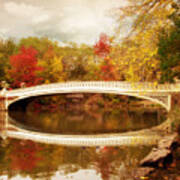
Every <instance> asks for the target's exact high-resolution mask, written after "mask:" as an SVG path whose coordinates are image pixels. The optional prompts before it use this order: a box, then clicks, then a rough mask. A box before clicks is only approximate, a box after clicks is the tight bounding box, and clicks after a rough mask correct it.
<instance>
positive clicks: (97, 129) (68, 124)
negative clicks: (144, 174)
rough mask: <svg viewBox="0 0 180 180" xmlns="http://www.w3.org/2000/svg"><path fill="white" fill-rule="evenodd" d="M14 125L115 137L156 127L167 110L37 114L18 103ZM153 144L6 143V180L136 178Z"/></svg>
mask: <svg viewBox="0 0 180 180" xmlns="http://www.w3.org/2000/svg"><path fill="white" fill-rule="evenodd" d="M9 115H10V116H11V117H12V118H13V121H12V123H14V124H16V125H17V126H19V127H23V128H25V129H28V130H32V131H38V132H42V133H52V134H72V135H77V134H78V135H79V134H83V135H84V134H110V133H121V132H127V131H135V130H140V129H144V128H150V127H153V126H156V125H158V124H160V123H162V122H163V121H164V120H165V115H164V111H161V110H158V111H153V112H150V111H147V110H144V111H142V109H141V110H139V111H137V110H136V111H134V110H125V109H124V110H121V109H117V108H113V109H112V108H111V110H103V108H98V109H97V108H96V109H82V108H76V110H73V108H72V107H71V108H64V109H63V110H62V109H60V110H56V111H54V112H51V111H34V110H33V111H32V110H29V109H27V108H19V107H18V106H17V105H15V107H14V108H12V109H11V110H10V111H9ZM151 149H152V146H150V145H149V146H147V145H146V146H145V145H141V146H139V145H138V146H133V147H131V146H118V147H106V146H96V147H83V146H78V147H68V146H59V145H50V144H43V143H37V142H34V141H30V140H17V139H12V138H8V139H4V140H3V139H0V180H1V179H2V180H6V179H11V180H34V179H42V180H51V179H52V180H70V179H71V180H133V179H135V174H136V168H137V167H138V164H139V162H140V160H141V159H143V158H144V157H145V156H146V155H147V154H148V153H149V152H150V150H151Z"/></svg>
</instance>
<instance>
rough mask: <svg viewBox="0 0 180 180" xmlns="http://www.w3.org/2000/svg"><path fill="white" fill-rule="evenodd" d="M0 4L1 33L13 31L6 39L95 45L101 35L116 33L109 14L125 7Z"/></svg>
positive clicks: (82, 1)
mask: <svg viewBox="0 0 180 180" xmlns="http://www.w3.org/2000/svg"><path fill="white" fill-rule="evenodd" d="M1 1H2V3H1ZM0 4H1V6H2V5H3V6H2V8H1V11H0V20H1V21H2V20H3V21H2V22H1V24H0V29H6V28H9V29H11V31H10V30H8V31H6V32H5V33H4V34H5V36H7V37H16V38H18V39H20V38H22V37H28V36H47V37H49V38H51V39H53V40H57V41H60V42H61V41H66V42H68V41H74V42H76V43H88V44H93V43H94V42H95V41H96V40H97V39H98V37H99V34H100V33H102V32H104V33H106V34H108V35H112V34H113V33H114V29H115V27H116V26H117V23H116V21H115V19H113V18H112V17H110V16H109V12H110V10H111V9H113V8H117V7H120V6H124V5H125V0H91V1H89V0H51V1H49V0H42V1H37V0H13V1H12V0H6V1H3V0H0Z"/></svg>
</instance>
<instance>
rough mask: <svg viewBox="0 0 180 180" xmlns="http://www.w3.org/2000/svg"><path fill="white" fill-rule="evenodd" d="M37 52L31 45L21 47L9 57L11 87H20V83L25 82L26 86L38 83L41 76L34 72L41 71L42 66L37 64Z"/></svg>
mask: <svg viewBox="0 0 180 180" xmlns="http://www.w3.org/2000/svg"><path fill="white" fill-rule="evenodd" d="M37 53H38V52H37V51H36V50H35V49H34V48H32V47H29V48H24V47H22V48H21V49H20V52H19V53H18V54H16V55H12V56H11V57H10V65H11V69H10V70H9V74H10V77H11V78H12V79H13V84H12V86H13V87H20V86H21V84H22V83H25V85H26V86H33V85H37V84H39V83H40V81H41V80H42V78H39V77H38V76H37V75H36V72H37V71H42V67H39V66H38V65H37V57H36V56H37Z"/></svg>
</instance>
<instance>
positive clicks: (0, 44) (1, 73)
mask: <svg viewBox="0 0 180 180" xmlns="http://www.w3.org/2000/svg"><path fill="white" fill-rule="evenodd" d="M15 51H16V44H15V43H14V42H13V41H12V40H0V81H8V77H7V69H8V68H9V66H10V64H9V57H10V56H11V55H12V54H13V53H15Z"/></svg>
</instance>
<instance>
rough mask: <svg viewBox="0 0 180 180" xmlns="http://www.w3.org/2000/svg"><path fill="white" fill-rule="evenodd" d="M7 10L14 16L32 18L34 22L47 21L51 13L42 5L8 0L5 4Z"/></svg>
mask: <svg viewBox="0 0 180 180" xmlns="http://www.w3.org/2000/svg"><path fill="white" fill-rule="evenodd" d="M4 8H5V10H6V11H7V12H8V13H9V14H10V15H12V16H15V17H18V18H21V19H22V18H25V19H26V20H27V19H30V20H31V21H32V22H34V23H39V22H43V21H47V20H48V19H49V18H50V15H49V13H48V12H47V11H45V10H44V9H43V8H42V7H37V6H33V5H30V4H25V3H15V2H11V1H10V2H7V3H5V4H4Z"/></svg>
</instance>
